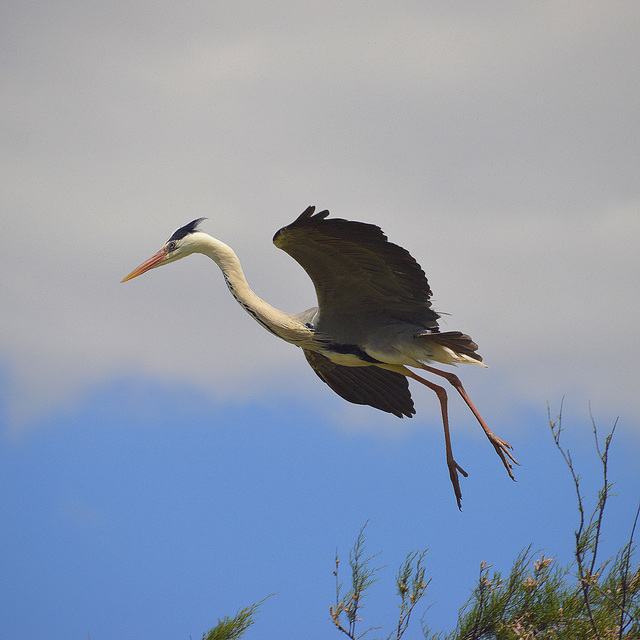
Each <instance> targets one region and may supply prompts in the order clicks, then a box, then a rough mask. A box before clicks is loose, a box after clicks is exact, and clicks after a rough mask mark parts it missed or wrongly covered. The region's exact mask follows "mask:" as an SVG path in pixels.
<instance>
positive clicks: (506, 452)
mask: <svg viewBox="0 0 640 640" xmlns="http://www.w3.org/2000/svg"><path fill="white" fill-rule="evenodd" d="M487 437H488V438H489V442H490V443H491V444H492V445H493V448H494V449H495V450H496V453H497V454H498V455H499V456H500V460H502V464H503V465H504V468H505V469H506V470H507V473H508V474H509V477H510V478H511V479H512V480H513V481H514V482H515V480H516V479H515V477H514V476H513V471H512V469H513V467H512V465H511V462H513V463H514V464H517V465H518V466H519V465H520V463H519V462H518V461H517V460H516V459H515V458H514V457H513V454H512V453H511V450H513V447H512V446H511V445H510V444H509V443H508V442H507V441H506V440H501V439H500V438H498V436H496V435H495V434H494V433H493V432H492V431H489V433H487Z"/></svg>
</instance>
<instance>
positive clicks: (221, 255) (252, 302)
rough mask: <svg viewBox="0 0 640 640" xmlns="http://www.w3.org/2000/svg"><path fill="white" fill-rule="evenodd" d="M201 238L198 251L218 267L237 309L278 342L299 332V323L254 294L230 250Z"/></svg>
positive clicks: (216, 241) (232, 251)
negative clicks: (273, 336) (252, 319)
mask: <svg viewBox="0 0 640 640" xmlns="http://www.w3.org/2000/svg"><path fill="white" fill-rule="evenodd" d="M202 235H203V236H204V237H203V238H202V242H201V243H199V244H200V247H199V251H200V252H201V253H204V254H205V255H207V256H209V257H210V258H211V259H212V260H213V261H214V262H215V263H216V264H217V265H218V266H219V267H220V270H221V271H222V275H223V276H224V280H225V282H226V283H227V287H228V288H229V291H230V292H231V295H232V296H233V297H234V298H235V299H236V300H237V301H238V303H239V304H240V306H241V307H242V308H243V309H244V310H245V311H246V312H247V313H248V314H249V315H251V316H252V317H253V318H254V319H255V320H257V321H258V322H259V323H260V324H261V325H262V326H263V327H264V328H265V329H267V330H268V331H270V332H271V333H273V334H275V335H276V336H278V337H279V338H284V339H285V340H287V339H290V338H291V337H293V336H291V334H292V333H293V334H295V333H297V331H298V330H299V329H300V327H298V326H297V324H299V323H296V321H295V319H294V318H293V316H292V315H291V314H288V313H285V312H284V311H280V310H279V309H276V308H275V307H272V306H271V305H270V304H269V303H267V302H265V301H264V300H262V298H260V297H259V296H257V295H256V294H255V293H254V292H253V290H252V289H251V287H250V286H249V283H248V282H247V279H246V277H245V275H244V271H243V270H242V265H241V264H240V260H239V259H238V256H237V255H236V253H235V251H234V250H233V249H232V248H231V247H230V246H228V245H226V244H225V243H224V242H221V241H220V240H217V239H215V238H212V237H211V236H209V235H206V234H202Z"/></svg>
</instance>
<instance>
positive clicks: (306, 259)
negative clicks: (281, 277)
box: [273, 207, 438, 328]
mask: <svg viewBox="0 0 640 640" xmlns="http://www.w3.org/2000/svg"><path fill="white" fill-rule="evenodd" d="M314 211H315V207H309V208H308V209H306V210H305V211H304V212H303V213H302V215H300V216H299V217H298V219H297V220H295V221H294V222H292V223H291V224H290V225H288V226H286V227H283V228H282V229H280V231H278V232H277V233H276V235H275V236H274V238H273V242H274V244H275V245H276V247H278V248H279V249H282V250H283V251H286V252H287V253H288V254H289V255H290V256H291V257H292V258H294V259H295V260H297V261H298V262H299V263H300V265H301V266H302V267H303V269H304V270H305V271H306V272H307V273H308V274H309V276H310V278H311V280H313V284H314V285H315V288H316V294H317V296H318V306H319V308H320V314H321V315H329V316H331V315H334V316H335V315H340V314H347V315H354V314H358V315H366V314H375V315H386V316H390V317H393V318H398V319H401V320H404V321H408V322H415V323H417V324H422V325H424V326H425V327H427V328H435V327H436V326H437V323H436V320H437V318H438V314H437V313H436V312H435V311H434V310H433V309H431V302H430V298H431V289H430V288H429V283H428V282H427V278H426V276H425V274H424V271H423V270H422V268H421V267H420V265H419V264H418V263H417V262H416V261H415V260H414V258H413V257H412V256H411V254H409V252H408V251H407V250H406V249H403V248H402V247H399V246H398V245H396V244H393V243H391V242H389V241H388V240H387V237H386V236H385V235H384V233H383V232H382V230H381V229H380V228H379V227H376V226H375V225H373V224H365V223H363V222H351V221H349V220H342V219H341V218H329V219H327V216H328V215H329V212H328V211H320V212H319V213H316V214H314Z"/></svg>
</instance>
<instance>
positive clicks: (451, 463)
mask: <svg viewBox="0 0 640 640" xmlns="http://www.w3.org/2000/svg"><path fill="white" fill-rule="evenodd" d="M447 467H448V469H449V478H451V484H452V485H453V493H454V494H455V496H456V502H457V503H458V509H460V511H462V491H461V490H460V482H459V480H458V471H459V472H460V473H461V474H462V475H463V476H464V477H465V478H466V477H467V476H468V475H469V474H468V473H467V472H466V471H465V470H464V469H463V468H462V467H461V466H460V465H459V464H458V463H457V462H456V461H455V460H454V459H453V457H449V456H447Z"/></svg>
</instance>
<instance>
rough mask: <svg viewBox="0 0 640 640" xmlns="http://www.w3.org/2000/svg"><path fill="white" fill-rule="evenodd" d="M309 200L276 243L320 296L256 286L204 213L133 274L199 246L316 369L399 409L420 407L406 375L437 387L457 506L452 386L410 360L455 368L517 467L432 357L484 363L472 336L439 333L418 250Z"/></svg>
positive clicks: (340, 386)
mask: <svg viewBox="0 0 640 640" xmlns="http://www.w3.org/2000/svg"><path fill="white" fill-rule="evenodd" d="M314 211H315V209H314V208H313V207H309V208H308V209H306V210H305V211H304V212H303V213H302V214H301V215H300V216H299V217H298V218H297V219H296V220H295V221H294V222H293V223H291V224H290V225H288V226H286V227H283V228H282V229H280V231H278V232H277V233H276V235H275V236H274V239H273V241H274V243H275V245H276V246H277V247H279V248H280V249H283V250H284V251H286V252H287V253H288V254H289V255H291V256H292V257H293V258H294V259H295V260H297V261H298V262H299V263H300V265H301V266H302V267H303V268H304V269H305V270H306V271H307V273H308V274H309V276H310V277H311V279H312V281H313V283H314V285H315V289H316V295H317V298H318V306H317V307H313V308H311V309H308V310H306V311H303V312H302V313H298V314H291V313H286V312H284V311H280V310H279V309H276V308H275V307H272V306H271V305H270V304H268V303H267V302H265V301H264V300H262V299H261V298H259V297H258V296H257V295H256V294H255V293H254V292H253V290H252V289H251V288H250V286H249V284H248V282H247V280H246V278H245V276H244V272H243V270H242V266H241V264H240V260H239V259H238V257H237V255H236V254H235V252H234V251H233V250H232V249H231V247H229V246H228V245H226V244H225V243H224V242H221V241H220V240H217V239H215V238H213V237H212V236H210V235H208V234H206V233H203V232H201V231H198V225H199V223H200V222H201V220H194V221H193V222H191V223H189V224H188V225H185V226H184V227H182V228H180V229H178V230H177V231H176V232H175V233H174V234H173V235H172V236H171V238H169V240H168V241H167V243H166V244H165V245H164V247H163V248H162V249H161V250H160V251H159V252H158V253H157V254H155V255H154V256H153V257H152V258H150V259H149V260H147V261H146V262H145V263H143V264H142V265H140V267H138V268H137V269H135V270H134V271H133V272H131V274H129V275H128V276H127V277H126V278H125V279H124V280H123V282H124V281H126V280H129V279H131V278H134V277H136V276H138V275H140V274H142V273H144V272H145V271H148V270H149V269H152V268H154V267H158V266H161V265H163V264H167V263H169V262H173V261H175V260H177V259H180V258H182V257H185V256H186V255H189V254H191V253H202V254H204V255H207V256H209V257H210V258H211V259H212V260H213V261H214V262H215V263H216V264H217V265H218V266H219V267H220V269H221V271H222V274H223V276H224V279H225V282H226V284H227V287H228V288H229V291H230V292H231V294H232V295H233V297H234V298H235V299H236V300H237V301H238V303H239V304H240V305H241V306H242V307H243V308H244V309H245V310H246V311H247V312H248V313H249V314H250V315H251V316H252V317H253V318H254V319H255V320H256V321H257V322H258V323H260V324H261V325H262V326H263V327H264V328H265V329H267V330H268V331H269V332H270V333H272V334H274V335H275V336H277V337H279V338H281V339H283V340H285V341H286V342H290V343H291V344H294V345H296V346H298V347H300V348H301V349H302V350H303V351H304V354H305V356H306V358H307V361H308V362H309V364H310V365H311V367H312V368H313V369H314V371H315V372H316V374H317V375H318V376H319V377H320V378H321V379H322V380H323V381H324V382H326V383H327V384H328V385H329V386H330V387H331V388H332V389H333V390H334V391H335V392H336V393H338V394H339V395H340V396H342V397H343V398H344V399H346V400H348V401H349V402H354V403H357V404H368V405H371V406H373V407H375V408H377V409H380V410H382V411H386V412H388V413H393V414H394V415H397V416H398V417H403V416H407V417H411V416H412V415H413V414H414V413H415V409H414V406H413V401H412V399H411V394H410V392H409V385H408V381H407V377H410V378H412V379H415V380H418V381H419V382H421V383H423V384H425V385H426V386H428V387H430V388H431V389H433V390H434V391H435V392H436V393H437V394H438V397H439V398H440V404H441V409H442V417H443V422H444V427H445V443H446V447H447V464H448V466H449V473H450V476H451V480H452V483H453V486H454V491H455V494H456V499H457V501H458V506H460V498H461V492H460V488H459V483H458V478H457V473H456V471H460V472H461V473H463V474H464V475H466V473H465V472H464V471H463V470H462V469H461V468H460V467H459V466H458V465H457V463H455V461H454V460H453V455H452V453H451V444H450V440H449V428H448V416H447V405H446V402H447V401H446V392H445V391H444V389H443V388H442V387H439V386H437V385H434V384H433V383H431V382H429V381H427V380H425V379H424V378H421V377H419V376H417V375H416V374H415V373H414V372H412V371H411V370H410V369H408V368H407V367H417V368H421V369H425V370H427V371H430V372H432V373H435V374H436V375H439V376H443V377H446V378H447V379H448V380H449V382H451V383H452V384H453V385H454V387H455V388H456V389H457V390H458V391H459V392H460V394H461V395H462V397H463V398H464V399H465V402H467V404H468V405H469V407H470V408H471V409H472V411H473V412H474V415H476V417H477V418H478V420H479V421H480V424H481V425H482V427H483V429H484V430H485V433H486V434H487V436H488V437H489V439H490V441H491V442H492V444H493V445H494V447H495V448H496V451H497V452H498V454H499V455H500V457H501V459H502V461H503V463H504V464H505V467H506V468H507V470H508V471H509V474H510V475H511V477H513V476H512V474H511V465H510V464H509V461H508V460H507V457H506V456H508V457H509V459H511V460H512V461H513V462H515V460H514V459H513V457H512V456H511V454H510V452H509V451H508V449H509V448H510V446H509V445H508V444H507V443H505V442H504V441H502V440H500V439H499V438H496V437H495V436H494V435H493V433H492V432H491V430H490V429H489V428H488V427H487V426H486V424H485V423H484V421H483V420H482V418H481V417H480V415H479V414H478V413H477V411H476V410H475V407H474V406H473V404H472V403H471V401H470V400H469V398H468V396H467V395H466V392H465V391H464V389H463V388H462V385H461V384H460V381H459V380H458V378H457V377H456V376H455V375H453V374H451V373H448V372H444V371H440V370H438V369H434V368H432V367H430V366H428V363H430V362H439V363H443V364H458V363H472V364H482V358H481V357H480V356H479V355H478V354H477V353H476V350H477V348H478V347H477V345H476V344H475V343H474V342H473V341H472V340H471V338H469V336H467V335H465V334H463V333H461V332H457V331H450V332H445V333H440V331H439V327H438V317H439V315H438V314H437V313H436V312H435V311H434V310H433V309H432V307H431V302H430V298H431V289H430V287H429V284H428V282H427V278H426V276H425V274H424V272H423V270H422V269H421V267H420V266H419V265H418V263H417V262H416V261H415V260H414V259H413V258H412V257H411V255H410V254H409V253H408V252H407V251H406V250H405V249H403V248H402V247H399V246H398V245H395V244H393V243H391V242H389V241H388V240H387V238H386V236H385V235H384V234H383V233H382V231H381V230H380V229H379V228H378V227H376V226H374V225H371V224H365V223H362V222H352V221H348V220H342V219H340V218H327V216H328V215H329V212H328V211H321V212H319V213H317V214H316V213H314Z"/></svg>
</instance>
